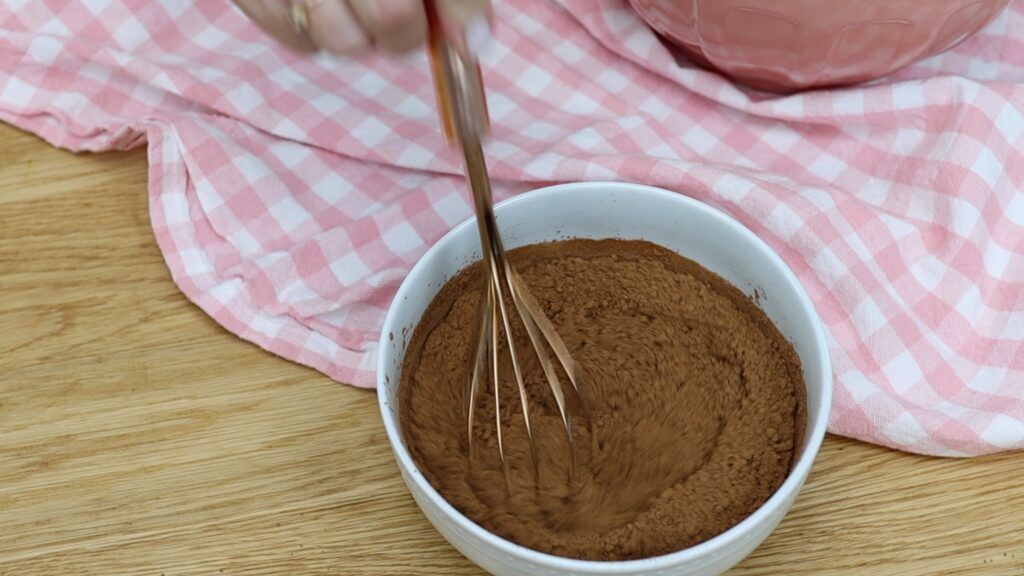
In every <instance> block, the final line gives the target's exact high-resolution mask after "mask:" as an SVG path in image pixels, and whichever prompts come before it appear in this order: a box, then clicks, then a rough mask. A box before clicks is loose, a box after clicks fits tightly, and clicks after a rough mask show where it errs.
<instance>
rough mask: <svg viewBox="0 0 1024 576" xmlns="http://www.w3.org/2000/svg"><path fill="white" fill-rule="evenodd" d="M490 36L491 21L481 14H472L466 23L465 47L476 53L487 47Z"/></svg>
mask: <svg viewBox="0 0 1024 576" xmlns="http://www.w3.org/2000/svg"><path fill="white" fill-rule="evenodd" d="M491 37H492V33H491V23H490V21H489V20H488V19H487V17H486V16H484V15H483V14H481V15H478V16H474V17H473V19H472V20H470V21H469V23H468V24H466V47H467V48H469V50H470V52H472V53H474V54H476V53H477V52H480V51H482V50H483V49H484V48H486V47H487V44H489V43H490V41H491Z"/></svg>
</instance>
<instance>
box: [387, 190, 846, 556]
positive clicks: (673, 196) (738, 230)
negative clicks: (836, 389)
mask: <svg viewBox="0 0 1024 576" xmlns="http://www.w3.org/2000/svg"><path fill="white" fill-rule="evenodd" d="M587 189H600V190H604V191H606V192H607V191H612V192H619V193H628V194H636V195H639V196H647V197H661V198H662V199H670V200H672V201H675V202H678V203H680V204H681V205H688V207H689V208H691V209H695V210H696V211H697V212H699V213H702V216H703V217H705V218H708V219H711V220H715V221H717V224H718V225H720V226H721V227H723V228H725V229H728V233H732V234H737V235H739V236H743V237H745V238H746V240H748V241H749V242H750V243H751V244H752V245H753V246H754V247H755V248H756V249H757V250H758V251H759V252H760V254H759V255H760V256H763V257H764V258H767V259H768V261H769V263H770V264H771V266H772V267H773V268H777V269H779V271H780V272H781V273H782V275H783V277H784V278H785V280H786V282H787V283H789V284H791V288H792V289H793V290H794V293H795V294H796V295H797V300H798V303H799V304H800V306H801V308H803V309H804V310H805V312H806V313H807V314H808V317H809V319H810V324H811V326H810V328H811V330H812V332H813V336H814V338H813V340H814V342H816V343H817V346H816V350H815V352H816V353H817V356H818V359H817V360H818V362H819V363H820V365H821V367H822V373H823V380H824V382H822V383H821V384H820V385H821V387H822V390H821V402H820V404H821V407H820V409H819V412H818V413H819V414H820V416H819V418H818V419H817V421H815V422H813V423H812V426H811V427H810V428H808V430H807V433H806V437H805V443H804V449H803V451H802V452H801V454H800V457H799V459H798V460H797V462H796V464H795V465H794V466H793V467H792V468H791V469H790V471H789V473H788V474H787V475H786V479H785V480H784V481H783V482H782V484H781V485H780V486H779V487H778V488H777V489H776V490H775V491H774V493H772V495H771V496H770V497H769V498H768V500H766V501H765V502H764V503H763V504H761V505H760V506H758V508H757V509H756V510H754V512H753V513H751V514H750V515H748V516H747V517H746V518H744V519H743V520H741V521H740V522H738V523H737V524H735V525H733V526H732V527H731V528H729V529H728V530H726V531H725V532H722V533H721V534H718V535H717V536H714V537H713V538H710V539H709V540H706V541H704V542H701V543H700V544H697V545H694V546H690V547H687V548H683V549H682V550H677V551H675V552H669V553H667V554H662V555H659V556H651V557H648V558H639V559H634V560H608V561H606V560H582V559H577V558H567V557H563V556H556V555H554V554H548V553H546V552H541V551H539V550H534V549H532V548H528V547H526V546H523V545H521V544H516V543H515V542H512V541H511V540H507V539H505V538H503V537H501V536H499V535H497V534H494V533H493V532H490V531H488V530H487V529H485V528H484V527H483V526H480V525H479V524H477V523H476V522H474V521H473V520H471V519H470V518H469V517H467V516H466V515H464V514H463V513H462V512H460V511H459V510H458V509H457V508H455V507H454V506H453V505H452V504H450V503H449V502H448V501H447V500H446V499H445V498H444V497H443V496H441V494H440V493H439V492H438V491H437V490H436V489H435V488H434V486H433V485H432V484H431V483H430V482H429V481H428V480H427V479H426V477H425V476H424V475H423V473H422V471H420V469H419V467H418V466H417V465H416V463H415V461H413V459H412V456H411V455H410V453H409V450H408V448H407V447H406V446H405V443H404V441H403V439H402V435H401V432H400V431H399V429H398V424H397V422H392V421H391V419H390V418H389V417H388V412H389V408H388V401H387V394H386V393H385V391H384V390H385V387H386V384H387V383H386V382H385V381H384V375H385V373H386V372H387V364H386V356H387V355H386V354H384V350H385V346H388V345H389V344H390V342H389V334H391V333H393V332H392V331H393V330H394V327H393V326H392V325H393V324H394V323H395V321H396V316H397V308H398V307H397V303H399V302H401V301H402V299H403V298H405V297H406V295H407V293H409V292H410V291H412V290H415V289H417V288H418V287H416V286H413V285H412V281H413V279H415V278H416V277H417V276H418V275H419V274H418V273H419V272H420V270H421V269H423V268H425V267H427V266H429V265H430V263H431V262H432V261H433V259H434V257H435V255H436V254H438V253H440V252H441V251H442V250H443V248H444V247H446V246H447V245H449V244H451V243H452V242H454V241H455V238H457V237H458V236H460V235H462V234H467V233H471V232H467V231H466V229H467V228H470V227H474V228H475V227H476V218H475V217H473V216H471V217H469V218H468V219H466V220H464V221H463V222H461V223H460V224H459V225H457V226H455V227H454V228H452V229H451V230H450V231H448V232H447V233H446V234H445V235H444V236H443V237H441V239H440V240H438V241H437V242H435V243H434V245H433V246H431V247H430V248H429V249H428V250H427V251H426V252H425V253H424V254H423V255H422V256H421V257H420V258H419V260H418V261H417V262H416V264H415V265H414V266H413V267H412V269H411V270H410V271H409V273H408V274H407V275H406V277H405V279H404V280H403V281H402V284H401V286H400V287H399V289H398V291H397V292H396V294H395V296H394V298H393V299H392V301H391V303H390V304H389V305H388V310H387V314H386V315H385V318H384V323H383V326H382V329H381V333H380V339H379V340H378V352H377V362H376V368H377V377H376V380H377V400H378V407H379V409H380V412H381V419H382V420H383V421H384V428H385V432H386V434H387V437H388V442H389V444H391V449H392V452H393V453H394V455H395V458H396V459H397V460H398V462H397V463H398V464H400V465H401V466H402V467H404V468H405V469H407V470H412V471H415V472H416V474H409V475H407V479H408V481H411V482H414V483H415V484H417V485H418V486H419V488H420V489H421V490H422V491H423V493H424V494H425V495H426V496H427V498H429V499H430V500H431V502H432V503H433V504H434V505H435V506H437V507H438V509H439V510H440V511H441V513H442V514H444V515H445V516H446V517H448V518H450V519H452V520H453V521H454V522H455V523H456V524H457V525H458V527H459V528H461V529H462V530H464V531H466V532H467V533H469V534H471V535H472V536H473V537H475V538H477V539H480V540H483V541H486V542H487V543H488V544H489V545H491V546H493V547H495V548H497V549H498V550H499V551H500V552H502V553H505V554H507V555H510V556H513V557H517V558H518V559H522V560H526V561H528V562H532V563H534V564H537V565H541V566H544V567H545V568H549V569H553V570H560V571H566V572H574V571H578V572H585V573H589V574H619V573H622V572H623V571H630V570H637V571H639V570H644V571H651V570H659V569H666V568H671V567H673V566H677V565H679V564H681V563H683V562H687V561H692V560H695V559H697V558H700V557H704V556H707V555H713V554H715V553H716V552H718V551H720V550H722V549H724V548H728V547H730V546H732V545H735V544H736V543H737V542H738V541H739V540H740V539H741V538H742V536H743V534H745V533H747V532H749V531H750V530H751V529H753V528H755V527H756V526H758V525H759V524H761V523H762V522H764V521H765V520H766V517H767V516H768V515H770V514H771V513H772V511H773V510H774V509H775V508H778V507H779V506H781V505H783V503H784V502H785V500H786V499H787V498H788V497H789V496H790V495H793V496H795V495H796V494H797V493H798V492H799V489H800V487H801V486H802V484H803V482H804V479H805V478H806V476H807V474H808V473H809V472H810V469H811V466H812V465H813V463H814V460H815V459H816V458H817V454H818V452H819V450H820V448H821V443H822V441H823V439H824V436H825V432H826V429H827V427H828V421H829V417H830V411H831V406H832V392H833V379H834V374H833V372H832V363H831V357H830V355H829V350H828V340H827V339H826V337H825V330H824V326H823V324H822V321H821V317H820V316H819V314H818V312H817V309H816V308H815V306H814V304H813V302H812V301H811V299H810V297H809V296H808V295H807V293H806V291H805V290H804V288H803V285H802V284H800V282H799V280H798V279H797V277H796V274H795V273H794V272H793V271H792V269H790V267H789V266H788V265H787V264H786V263H785V261H783V260H782V258H781V257H780V256H779V255H778V254H777V253H776V252H775V251H774V250H772V248H771V247H770V246H768V244H767V243H766V242H765V241H764V240H762V239H761V237H760V236H758V235H757V234H754V232H753V231H751V230H750V229H749V228H747V227H746V226H744V225H743V224H742V223H741V222H739V221H738V220H736V219H734V218H733V217H731V216H729V215H727V214H726V213H725V212H723V211H721V210H720V209H718V208H716V207H714V206H712V205H710V204H708V203H705V202H702V201H700V200H697V199H695V198H693V197H690V196H688V195H686V194H685V193H681V192H673V191H669V190H666V189H663V188H657V187H654V186H648V185H644V184H632V183H624V182H603V181H595V182H573V183H566V184H555V185H551V186H545V187H541V188H536V189H533V190H530V191H528V192H524V193H522V194H519V195H517V196H513V197H511V198H508V199H506V200H504V201H502V202H499V203H498V204H496V205H495V208H494V210H495V214H496V215H497V217H498V218H499V220H500V218H501V213H502V212H503V211H505V210H507V208H506V207H508V206H516V205H518V204H522V203H529V202H534V201H538V200H540V199H543V198H546V197H550V196H557V195H560V194H566V193H578V192H581V191H585V190H587ZM467 265H468V264H467ZM435 295H436V294H435ZM394 385H395V386H398V385H399V383H398V382H397V379H396V382H395V383H394ZM805 385H807V383H806V382H805ZM417 506H418V503H417ZM420 512H421V513H423V510H421V511H420ZM436 529H437V528H436V527H435V530H436Z"/></svg>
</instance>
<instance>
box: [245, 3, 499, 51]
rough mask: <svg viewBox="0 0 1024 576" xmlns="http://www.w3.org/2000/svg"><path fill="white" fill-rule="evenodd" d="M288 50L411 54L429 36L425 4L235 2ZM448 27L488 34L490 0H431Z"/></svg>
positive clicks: (476, 33) (477, 33)
mask: <svg viewBox="0 0 1024 576" xmlns="http://www.w3.org/2000/svg"><path fill="white" fill-rule="evenodd" d="M232 1H233V2H234V3H235V4H236V5H237V6H238V7H239V8H240V9H241V10H242V12H244V13H245V14H246V15H247V16H248V17H249V18H250V19H251V20H252V21H253V22H255V23H256V24H257V25H258V26H260V28H262V29H263V30H264V31H266V32H267V33H268V34H270V35H271V36H273V37H274V38H276V39H277V40H278V41H279V42H281V43H282V44H284V45H285V46H287V47H289V48H291V49H293V50H298V51H302V52H317V51H320V50H323V51H326V52H330V53H333V54H338V55H353V54H358V53H360V52H363V51H365V50H368V49H370V48H372V47H377V48H380V49H382V50H384V51H386V52H392V53H401V52H408V51H410V50H414V49H416V48H418V47H420V46H421V45H422V44H423V42H424V40H425V38H426V34H427V18H426V11H425V9H424V4H423V2H424V0H232ZM433 1H435V2H436V3H437V9H438V10H439V11H440V12H441V13H442V15H443V16H442V20H443V21H445V22H446V23H449V24H453V25H457V26H460V27H467V28H469V29H470V30H473V33H474V34H475V35H477V36H479V35H485V34H488V33H489V28H488V26H487V22H488V19H489V18H490V0H433Z"/></svg>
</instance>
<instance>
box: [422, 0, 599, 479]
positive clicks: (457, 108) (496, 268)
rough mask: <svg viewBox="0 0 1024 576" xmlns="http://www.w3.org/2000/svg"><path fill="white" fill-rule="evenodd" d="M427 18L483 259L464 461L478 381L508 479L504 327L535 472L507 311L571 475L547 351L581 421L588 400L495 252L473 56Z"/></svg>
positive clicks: (498, 244) (447, 125)
mask: <svg viewBox="0 0 1024 576" xmlns="http://www.w3.org/2000/svg"><path fill="white" fill-rule="evenodd" d="M427 13H428V17H429V21H430V55H431V63H432V66H433V74H434V80H435V84H436V89H437V96H438V104H439V107H440V112H441V120H442V123H443V125H444V129H445V133H446V136H447V137H448V140H449V142H451V143H452V144H454V145H456V146H458V147H459V148H461V150H462V153H463V156H464V161H465V169H466V176H467V179H468V181H469V187H470V189H471V191H472V193H473V200H474V205H475V209H476V219H477V227H478V230H479V233H480V243H481V247H482V252H483V259H482V265H483V267H484V297H483V298H482V300H481V308H480V324H479V328H478V330H479V332H478V341H477V344H476V350H475V354H474V356H473V366H472V370H471V376H470V378H469V381H468V382H467V386H466V394H465V398H466V404H465V410H466V415H467V416H466V418H467V432H468V438H469V450H470V458H471V459H472V458H473V453H474V452H473V424H474V422H473V420H474V413H475V411H476V402H477V398H478V396H479V395H480V390H481V387H482V386H484V385H485V381H487V380H490V384H491V385H492V386H493V389H494V402H495V407H494V408H495V410H494V413H495V425H496V430H497V442H498V452H499V455H500V457H501V463H502V466H503V467H504V471H505V475H506V480H508V462H507V460H506V458H505V445H504V442H503V439H502V422H501V400H500V393H499V388H500V386H499V375H500V374H499V370H498V359H499V345H498V343H499V339H500V336H499V334H500V329H502V328H503V329H504V336H505V340H506V345H507V347H508V353H509V356H510V360H511V364H512V369H513V372H514V375H515V381H516V385H517V387H518V392H519V399H520V402H521V404H522V413H523V421H524V423H525V425H526V433H527V438H528V440H529V443H530V449H531V453H532V455H533V458H534V465H535V470H536V464H537V450H536V446H535V444H534V440H533V429H532V428H531V425H530V408H529V405H528V402H527V394H526V386H525V384H524V380H523V373H522V369H521V367H520V362H519V357H518V354H517V352H516V346H515V343H514V342H513V337H512V315H511V313H510V309H514V310H515V311H516V313H517V315H518V316H519V318H520V320H521V321H522V323H523V327H524V328H525V329H526V333H527V335H528V336H529V339H530V342H531V344H532V347H533V350H534V352H535V353H536V355H537V359H538V360H539V361H540V365H541V367H542V369H543V371H544V376H545V378H546V380H547V383H548V385H549V387H550V389H551V393H552V395H553V396H554V399H555V402H556V404H557V406H558V412H559V415H560V416H561V420H562V424H563V425H564V427H565V432H566V436H567V438H568V442H569V447H570V452H571V458H572V463H571V467H570V470H574V469H575V459H576V449H575V443H574V442H573V436H572V415H571V413H570V410H569V399H568V398H567V397H566V394H565V392H566V390H565V389H563V387H562V384H561V381H560V379H559V376H558V373H557V370H556V367H555V364H554V363H553V362H552V360H551V358H550V356H549V355H548V352H547V349H546V347H547V348H550V350H551V351H552V352H553V353H554V356H555V357H556V358H557V359H558V363H559V364H560V365H561V367H562V369H563V370H564V371H565V374H566V376H567V377H568V379H569V382H570V384H571V385H572V391H573V392H574V393H575V395H576V398H577V399H578V401H579V405H580V406H582V408H583V411H584V416H585V417H586V418H587V420H588V421H589V400H588V398H587V394H586V393H585V388H584V386H583V382H582V381H581V379H580V375H579V370H578V367H577V365H576V362H575V361H574V360H573V358H572V356H571V354H570V353H569V350H568V348H567V347H566V345H565V343H564V342H563V341H562V339H561V338H560V337H559V335H558V333H557V331H556V330H555V327H554V326H553V325H552V323H551V321H550V320H549V319H548V317H547V316H546V315H545V314H544V311H543V310H542V309H541V307H540V305H539V304H538V303H537V301H536V300H535V299H534V297H533V296H532V295H531V294H530V292H529V290H528V289H527V287H526V285H525V284H524V282H523V280H522V277H521V276H520V275H519V274H518V273H517V272H516V270H515V269H514V268H513V267H512V265H511V264H510V263H509V260H508V258H507V256H506V254H505V248H504V246H503V245H502V241H501V235H500V234H499V231H498V225H497V222H496V221H495V218H494V210H493V206H492V204H493V201H492V196H491V182H490V177H489V176H488V173H487V163H486V161H485V158H484V153H483V149H482V141H483V138H484V137H485V136H486V134H487V133H488V131H489V127H490V122H489V119H488V114H487V105H486V101H485V98H484V92H483V82H482V79H481V75H480V68H479V65H478V63H477V60H476V58H475V55H474V54H473V53H471V51H470V50H469V47H468V46H467V43H466V41H465V40H466V39H465V35H464V34H463V35H461V36H460V35H458V34H454V33H453V31H452V30H450V29H449V28H448V27H444V26H442V22H441V21H440V14H438V11H437V9H436V7H435V6H434V2H433V1H432V0H430V1H428V2H427ZM545 345H546V347H545Z"/></svg>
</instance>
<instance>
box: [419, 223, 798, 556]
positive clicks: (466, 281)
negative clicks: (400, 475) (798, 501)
mask: <svg viewBox="0 0 1024 576" xmlns="http://www.w3.org/2000/svg"><path fill="white" fill-rule="evenodd" d="M511 258H512V260H513V263H514V264H515V265H516V267H517V268H518V270H519V271H520V272H521V274H522V276H523V277H524V279H525V280H526V283H527V284H528V285H529V286H530V288H531V291H532V292H533V294H534V296H535V297H536V298H537V300H538V301H539V302H540V303H541V304H542V306H543V307H544V309H545V310H546V311H547V313H548V314H549V316H550V318H551V320H552V322H553V323H554V324H555V326H556V327H557V328H558V330H559V334H561V336H562V338H563V339H564V340H565V343H566V344H567V345H568V347H569V349H570V350H571V352H572V354H573V356H574V358H575V359H576V360H577V361H578V362H579V364H580V365H581V366H582V369H583V373H584V375H585V377H586V380H587V382H588V385H589V388H590V395H591V397H592V402H593V436H591V435H590V434H589V433H588V431H587V427H586V426H585V425H584V424H583V422H582V421H581V420H579V419H577V421H576V425H575V426H574V429H573V433H574V438H575V440H576V446H577V464H576V468H575V477H574V478H573V479H572V480H571V481H570V472H571V470H570V461H571V459H570V458H569V448H568V443H567V441H566V437H565V432H564V428H563V427H562V424H561V421H560V420H559V417H558V412H557V409H556V406H555V403H554V401H553V399H552V397H551V393H550V391H549V390H548V389H547V384H546V381H545V380H544V377H543V373H542V371H541V368H540V364H539V363H538V362H537V361H536V358H535V356H534V355H533V353H532V352H530V350H529V349H528V348H527V346H528V340H527V339H526V336H525V333H524V331H523V329H522V327H521V325H519V324H518V323H516V324H515V325H514V327H513V332H514V334H515V336H516V342H517V344H522V346H521V347H517V350H519V353H520V358H521V359H522V363H523V366H524V372H525V377H526V380H527V383H526V386H527V389H528V392H529V394H528V395H529V397H530V416H531V421H532V424H533V426H534V435H535V441H536V446H537V447H538V462H539V468H538V469H536V471H535V468H534V464H533V458H532V457H531V455H530V448H529V444H528V442H527V437H526V433H525V429H524V426H523V421H522V414H521V409H520V405H519V402H518V396H517V393H516V386H515V383H514V380H513V378H512V370H511V366H510V364H508V363H506V364H504V365H502V372H503V376H504V377H506V378H507V380H506V381H504V382H503V383H502V385H501V391H500V394H501V398H500V400H501V403H502V418H503V423H504V426H503V430H504V434H505V436H504V438H505V443H506V444H505V447H506V454H507V456H508V460H509V462H508V464H509V471H510V479H511V491H509V488H508V487H507V485H506V481H505V476H504V473H503V471H502V467H501V463H500V460H499V458H498V448H497V444H496V437H495V423H494V397H493V394H492V391H487V392H485V393H484V394H483V395H482V396H481V397H480V399H479V402H478V406H477V412H476V414H477V419H476V426H475V430H474V447H475V451H476V454H475V459H474V460H473V462H472V465H471V464H470V461H469V458H468V450H467V439H466V418H465V414H464V412H463V406H464V400H463V390H464V387H465V383H466V379H467V378H468V374H469V366H470V358H469V357H470V354H471V350H472V340H473V338H474V337H475V333H474V327H475V324H476V319H477V312H478V309H479V308H478V307H479V298H480V293H481V277H480V269H479V267H471V268H469V269H467V270H466V271H464V272H463V273H461V274H460V275H458V276H456V277H455V278H454V279H453V280H452V281H450V282H449V283H448V284H447V285H446V286H445V287H444V288H443V289H442V290H441V291H440V293H439V294H438V296H437V297H436V298H435V300H434V301H433V303H432V304H431V306H430V307H429V309H428V311H427V313H426V314H425V316H424V318H423V320H422V322H421V323H420V325H419V326H418V327H417V328H416V330H415V331H414V333H413V336H412V340H411V342H410V344H409V349H408V353H407V355H406V359H405V362H404V364H403V367H402V381H401V387H400V404H401V405H400V413H401V414H400V418H401V427H402V431H403V433H404V435H405V442H406V445H407V446H408V447H409V450H410V451H411V452H412V456H413V458H414V460H415V461H416V463H417V465H418V466H419V467H420V469H421V470H422V471H423V474H424V475H425V476H426V478H427V479H428V480H429V481H430V483H431V484H432V485H433V486H434V487H435V488H436V489H437V490H438V491H439V492H440V493H441V494H442V495H443V496H444V497H445V498H446V499H447V500H448V501H449V502H450V503H451V504H452V505H454V506H455V507H456V508H458V509H459V510H460V511H462V512H463V513H464V514H465V515H466V516H468V517H469V518H471V519H473V520H474V521H475V522H477V523H479V524H480V525H481V526H483V527H484V528H486V529H488V530H490V531H492V532H494V533H495V534H498V535H500V536H503V537H505V538H507V539H509V540H511V541H513V542H517V543H519V544H522V545H524V546H527V547H530V548H533V549H536V550H541V551H544V552H548V553H551V554H556V555H560V556H567V557H571V558H582V559H593V560H627V559H634V558H644V557H649V556H656V555H660V554H666V553H669V552H673V551H676V550H681V549H683V548H686V547H689V546H692V545H695V544H698V543H700V542H703V541H705V540H707V539H709V538H712V537H713V536H715V535H717V534H720V533H722V532H723V531H725V530H727V529H728V528H730V527H732V526H733V525H735V524H736V523H738V522H740V521H741V520H743V519H744V518H745V517H746V516H748V515H749V514H750V513H752V512H753V511H754V510H755V509H756V508H757V507H758V506H760V505H761V504H763V503H764V502H765V500H767V499H768V497H769V496H771V494H772V493H773V492H774V491H775V490H776V489H777V488H778V487H779V485H780V484H781V483H782V481H783V480H784V479H785V477H786V475H787V473H788V472H789V470H790V467H791V466H792V464H793V461H794V456H795V454H796V452H797V450H798V449H799V446H800V442H801V440H802V433H803V428H804V426H805V420H806V398H805V388H804V383H803V379H802V376H801V371H800V363H799V359H798V357H797V355H796V352H795V350H794V349H793V347H792V345H791V344H790V343H789V342H787V341H786V340H785V339H784V338H783V337H782V335H781V334H780V333H779V332H778V330H777V329H776V328H775V327H774V325H772V324H771V322H770V320H769V319H768V318H767V316H766V315H765V314H764V313H763V312H761V311H760V310H759V309H758V308H757V307H756V306H755V305H754V304H753V303H752V302H751V301H750V300H749V299H748V298H747V297H745V296H744V295H743V294H742V293H741V292H740V291H739V290H738V289H736V288H735V287H733V286H731V285H729V284H728V283H727V282H726V281H725V280H723V279H722V278H720V277H718V276H716V275H714V274H712V273H711V272H709V271H708V270H706V269H705V268H703V267H701V266H699V265H698V264H696V263H694V262H692V261H690V260H687V259H685V258H683V257H681V256H678V255H677V254H675V253H673V252H670V251H668V250H666V249H664V248H661V247H658V246H655V245H653V244H650V243H646V242H627V241H622V240H600V241H593V240H571V241H563V242H556V243H550V244H540V245H535V246H530V247H527V248H525V249H520V250H516V251H513V252H512V253H511ZM502 356H503V357H506V356H507V354H505V353H503V354H502ZM566 385H568V384H566Z"/></svg>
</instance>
